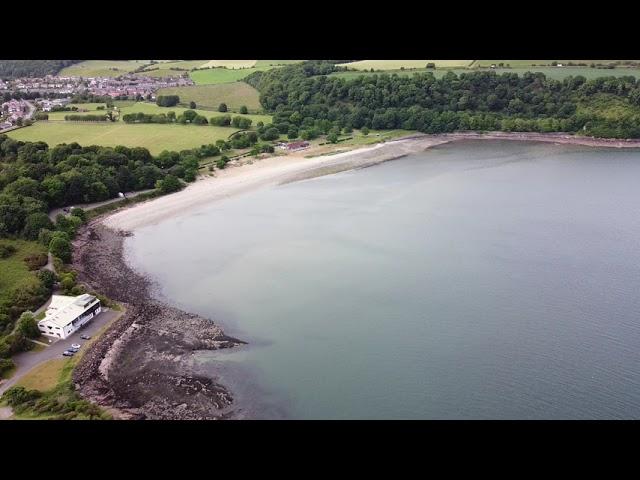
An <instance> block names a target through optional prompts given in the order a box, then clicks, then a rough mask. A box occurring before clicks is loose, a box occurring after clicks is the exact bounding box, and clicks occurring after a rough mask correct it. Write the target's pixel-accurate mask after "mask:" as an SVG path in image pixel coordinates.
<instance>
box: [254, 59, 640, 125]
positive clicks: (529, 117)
mask: <svg viewBox="0 0 640 480" xmlns="http://www.w3.org/2000/svg"><path fill="white" fill-rule="evenodd" d="M337 68H339V67H335V66H334V65H333V64H332V63H330V62H324V61H307V62H304V63H301V64H295V65H289V66H285V67H281V68H278V69H273V70H269V71H258V72H254V73H252V74H251V75H249V76H248V77H246V78H245V79H244V81H246V82H247V83H249V84H251V85H252V86H254V87H255V88H257V89H258V90H259V92H260V103H261V104H262V106H263V107H264V108H265V110H267V111H269V112H273V113H274V121H273V127H274V128H277V129H278V131H279V132H280V133H282V134H285V133H286V134H288V135H289V133H291V135H293V134H294V133H296V131H297V132H298V133H300V132H301V131H304V132H305V134H306V135H308V134H309V131H311V133H313V130H316V131H318V132H323V133H324V132H326V131H328V130H330V129H331V128H338V129H343V128H358V129H360V128H362V127H367V128H371V129H396V128H402V129H408V130H418V131H421V132H425V133H443V132H451V131H455V130H507V131H540V132H550V131H561V132H572V133H576V132H580V133H582V134H586V135H594V136H599V137H623V138H638V137H640V82H638V81H637V80H636V79H635V77H633V76H623V77H618V78H616V77H600V78H596V79H592V80H587V79H586V78H585V77H583V76H575V77H567V78H565V79H563V80H554V79H549V78H547V77H546V76H545V75H544V74H543V73H540V72H527V73H525V74H523V75H522V76H520V75H518V74H516V73H510V72H507V73H502V74H498V73H497V72H494V71H479V72H469V73H462V74H460V75H456V74H455V73H453V72H448V73H447V74H445V75H444V76H443V77H441V78H439V79H438V78H435V76H434V75H433V73H431V72H425V73H415V74H413V75H412V76H401V75H397V74H392V75H389V74H380V75H377V74H375V75H363V76H360V77H356V78H353V79H344V78H341V77H332V76H328V74H330V73H332V72H333V71H336V69H337ZM614 109H615V111H616V115H611V111H612V110H614ZM291 135H289V136H290V137H291Z"/></svg>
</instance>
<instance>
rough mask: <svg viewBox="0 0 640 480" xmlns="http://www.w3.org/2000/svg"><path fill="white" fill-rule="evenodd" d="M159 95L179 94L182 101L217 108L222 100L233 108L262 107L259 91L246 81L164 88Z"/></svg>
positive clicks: (255, 108)
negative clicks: (244, 106)
mask: <svg viewBox="0 0 640 480" xmlns="http://www.w3.org/2000/svg"><path fill="white" fill-rule="evenodd" d="M158 95H179V96H180V102H182V103H188V102H190V101H191V100H193V101H194V102H196V105H198V106H199V107H204V108H214V109H217V108H218V105H220V103H222V102H224V103H226V104H227V107H229V108H230V109H232V110H237V109H239V108H240V107H241V106H242V105H246V106H247V108H248V109H249V110H250V111H254V112H255V111H257V110H260V108H261V107H260V101H259V94H258V91H257V90H256V89H255V88H253V87H252V86H251V85H249V84H247V83H244V82H232V83H224V84H219V85H196V86H192V87H172V88H163V89H161V90H159V91H158Z"/></svg>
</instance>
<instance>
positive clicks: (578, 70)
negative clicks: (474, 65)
mask: <svg viewBox="0 0 640 480" xmlns="http://www.w3.org/2000/svg"><path fill="white" fill-rule="evenodd" d="M482 70H487V71H488V70H489V69H482ZM482 70H480V69H459V68H454V69H450V70H427V69H424V68H419V69H415V70H388V71H385V72H365V71H362V72H336V73H332V74H331V76H335V77H340V78H344V79H345V80H349V79H352V78H356V77H360V76H362V75H380V74H381V73H386V74H389V75H393V74H397V75H413V74H414V73H426V72H432V73H433V75H434V76H435V77H436V78H441V77H443V76H444V75H446V74H447V72H454V73H455V74H457V75H460V74H462V73H471V72H478V71H482ZM491 71H495V72H496V73H498V74H501V73H506V72H510V73H517V74H518V75H523V74H524V73H526V72H542V73H544V74H545V75H546V76H547V78H553V79H555V80H562V79H563V78H567V77H569V76H576V75H582V76H584V77H585V78H586V79H587V80H590V79H593V78H598V77H609V76H614V77H622V76H625V75H632V76H635V77H636V78H640V69H638V68H615V69H598V68H589V67H560V68H558V67H529V68H526V67H523V68H496V69H491Z"/></svg>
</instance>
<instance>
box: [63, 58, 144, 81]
mask: <svg viewBox="0 0 640 480" xmlns="http://www.w3.org/2000/svg"><path fill="white" fill-rule="evenodd" d="M147 63H149V62H148V60H86V61H84V62H81V63H77V64H75V65H71V66H69V67H66V68H64V69H62V70H61V71H60V73H58V76H60V77H117V76H118V75H122V74H123V73H126V72H130V71H132V70H135V69H136V68H138V67H140V66H142V65H145V64H147ZM114 69H115V70H114Z"/></svg>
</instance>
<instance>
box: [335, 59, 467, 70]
mask: <svg viewBox="0 0 640 480" xmlns="http://www.w3.org/2000/svg"><path fill="white" fill-rule="evenodd" d="M472 62H473V60H359V61H357V62H351V63H341V64H340V66H341V67H349V68H353V69H355V70H370V69H372V68H373V69H374V70H399V69H400V68H402V67H404V68H425V67H426V65H427V63H435V65H436V68H455V67H459V68H464V67H468V66H470V65H471V63H472Z"/></svg>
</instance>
